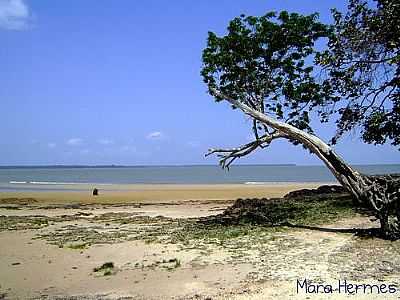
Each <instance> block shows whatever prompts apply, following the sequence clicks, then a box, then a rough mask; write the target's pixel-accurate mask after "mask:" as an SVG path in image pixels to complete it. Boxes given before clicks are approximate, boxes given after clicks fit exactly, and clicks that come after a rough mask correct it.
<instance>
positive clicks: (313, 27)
mask: <svg viewBox="0 0 400 300" xmlns="http://www.w3.org/2000/svg"><path fill="white" fill-rule="evenodd" d="M328 35H329V27H328V26H326V25H324V24H322V23H320V22H318V21H317V15H316V14H313V15H309V16H302V15H299V14H296V13H292V14H289V13H288V12H286V11H283V12H281V13H280V14H279V15H277V14H276V13H274V12H270V13H267V14H266V15H264V16H261V17H252V16H250V17H246V16H244V15H242V16H240V17H237V18H235V19H233V20H232V21H231V22H230V23H229V26H228V33H227V34H226V35H225V36H223V37H218V36H217V35H216V34H214V33H212V32H209V34H208V42H207V47H206V48H205V49H204V51H203V63H204V67H203V70H202V72H201V74H202V76H203V79H204V82H205V83H206V84H207V85H208V88H209V92H210V94H211V95H213V96H215V98H216V100H217V101H219V100H221V99H220V98H221V97H220V96H218V93H222V94H224V95H228V96H229V97H232V98H234V99H237V100H239V101H243V102H244V103H246V104H247V105H249V106H250V107H252V108H254V109H257V110H259V111H261V112H263V113H266V114H269V115H272V116H273V117H275V118H277V119H279V120H284V121H285V122H288V123H289V124H293V125H295V126H296V127H298V128H299V129H303V130H307V131H309V132H311V131H312V128H311V127H310V126H309V122H310V120H309V115H308V110H306V108H307V106H308V105H309V104H318V103H321V101H323V99H325V98H326V97H330V94H328V93H326V92H327V90H325V89H324V88H323V85H322V84H320V83H318V82H317V81H316V80H315V78H314V75H313V70H314V66H313V56H314V55H315V49H314V44H315V41H316V40H317V39H319V38H322V37H328ZM253 129H254V132H255V135H256V136H258V134H259V133H258V131H259V130H261V131H263V130H264V131H268V130H269V129H268V128H266V127H265V126H259V125H258V124H256V123H255V124H254V127H253Z"/></svg>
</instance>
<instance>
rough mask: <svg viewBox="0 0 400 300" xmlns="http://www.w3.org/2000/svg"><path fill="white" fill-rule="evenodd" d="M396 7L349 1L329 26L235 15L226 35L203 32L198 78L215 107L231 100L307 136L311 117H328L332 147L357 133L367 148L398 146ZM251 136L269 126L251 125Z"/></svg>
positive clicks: (309, 19) (381, 0) (289, 17)
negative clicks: (333, 124) (204, 41)
mask: <svg viewBox="0 0 400 300" xmlns="http://www.w3.org/2000/svg"><path fill="white" fill-rule="evenodd" d="M399 6H400V4H399V3H398V2H397V1H390V0H378V1H377V2H376V6H375V7H370V6H369V4H368V3H367V2H364V1H362V0H351V1H350V3H349V6H348V11H347V12H346V13H345V14H342V13H340V12H338V11H336V10H333V16H334V24H333V25H327V24H323V23H321V22H319V21H318V15H317V14H312V15H308V16H303V15H300V14H296V13H288V12H286V11H283V12H281V13H279V14H277V13H275V12H270V13H267V14H265V15H264V16H261V17H253V16H245V15H241V16H240V17H237V18H235V19H233V20H232V21H231V22H230V23H229V26H228V28H227V34H226V35H225V36H221V37H219V36H217V35H216V34H215V33H212V32H209V34H208V40H207V47H206V48H205V49H204V51H203V69H202V72H201V74H202V76H203V80H204V82H205V83H206V84H207V86H208V89H209V92H210V94H211V95H213V96H214V97H215V99H216V100H217V101H219V100H221V99H222V98H223V97H221V95H226V96H229V97H231V98H232V99H236V100H238V101H241V102H242V103H245V104H246V105H248V106H250V107H251V108H254V109H257V110H258V111H260V112H262V113H265V114H267V115H269V116H272V117H274V118H276V119H278V120H281V121H284V122H286V123H288V124H291V125H294V126H295V127H297V128H299V129H301V130H304V131H307V132H309V133H312V132H313V130H312V128H311V126H310V116H309V113H310V112H311V111H313V110H314V111H316V112H317V114H318V115H319V117H320V120H321V121H322V122H327V121H329V120H332V119H334V120H335V121H336V124H337V131H336V134H335V136H334V137H333V138H332V139H331V142H332V143H333V144H335V143H336V142H337V140H338V139H339V138H340V137H341V136H342V135H343V134H344V133H346V132H348V131H350V130H354V129H356V130H359V131H360V132H361V137H362V139H363V140H364V141H365V142H367V143H375V144H383V143H385V142H387V141H390V142H391V143H392V144H393V145H400V96H399V95H400V91H399V85H400V79H399V73H400V69H399V62H400V56H399V44H400V36H399V35H400V25H399V24H400V21H399V20H400V13H399ZM319 39H322V41H323V43H324V44H325V45H326V46H325V47H324V48H323V49H321V48H320V47H319V49H318V47H317V46H316V42H317V40H319ZM233 107H235V106H234V105H233ZM253 131H254V134H255V137H256V138H258V137H259V136H260V135H262V134H263V133H265V132H266V133H269V132H270V128H268V126H266V125H265V124H260V122H258V121H257V120H254V124H253ZM292 142H293V143H295V144H297V143H298V142H297V141H294V140H292Z"/></svg>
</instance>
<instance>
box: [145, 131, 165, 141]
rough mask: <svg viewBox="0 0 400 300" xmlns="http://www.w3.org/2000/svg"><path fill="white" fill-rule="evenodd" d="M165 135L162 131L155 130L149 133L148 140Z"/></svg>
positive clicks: (157, 138)
mask: <svg viewBox="0 0 400 300" xmlns="http://www.w3.org/2000/svg"><path fill="white" fill-rule="evenodd" d="M163 137H164V134H163V133H162V132H161V131H153V132H150V133H149V134H148V135H147V137H146V138H147V139H148V140H159V139H161V138H163Z"/></svg>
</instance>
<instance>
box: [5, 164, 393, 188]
mask: <svg viewBox="0 0 400 300" xmlns="http://www.w3.org/2000/svg"><path fill="white" fill-rule="evenodd" d="M354 167H355V168H356V169H358V170H359V171H361V172H363V173H366V174H384V173H400V164H390V165H389V164H387V165H355V166H354ZM335 181H336V180H335V178H334V177H333V176H332V175H331V173H330V172H329V170H328V169H327V168H326V167H325V166H298V165H235V166H232V167H231V169H230V170H229V171H227V170H222V169H221V168H220V167H219V166H217V165H215V166H214V165H213V166H211V165H196V166H137V167H118V166H113V167H60V166H56V167H0V191H18V190H30V189H34V190H55V189H57V186H61V185H63V186H64V187H63V189H65V186H70V187H71V188H70V189H71V190H74V189H75V190H79V185H83V184H97V185H113V184H229V183H235V184H265V183H282V182H335Z"/></svg>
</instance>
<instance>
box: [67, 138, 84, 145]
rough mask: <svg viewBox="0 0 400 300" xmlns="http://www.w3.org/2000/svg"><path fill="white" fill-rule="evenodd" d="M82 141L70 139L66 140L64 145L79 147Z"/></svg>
mask: <svg viewBox="0 0 400 300" xmlns="http://www.w3.org/2000/svg"><path fill="white" fill-rule="evenodd" d="M82 142H83V140H82V139H80V138H70V139H69V140H67V142H66V144H67V145H69V146H79V145H82Z"/></svg>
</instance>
